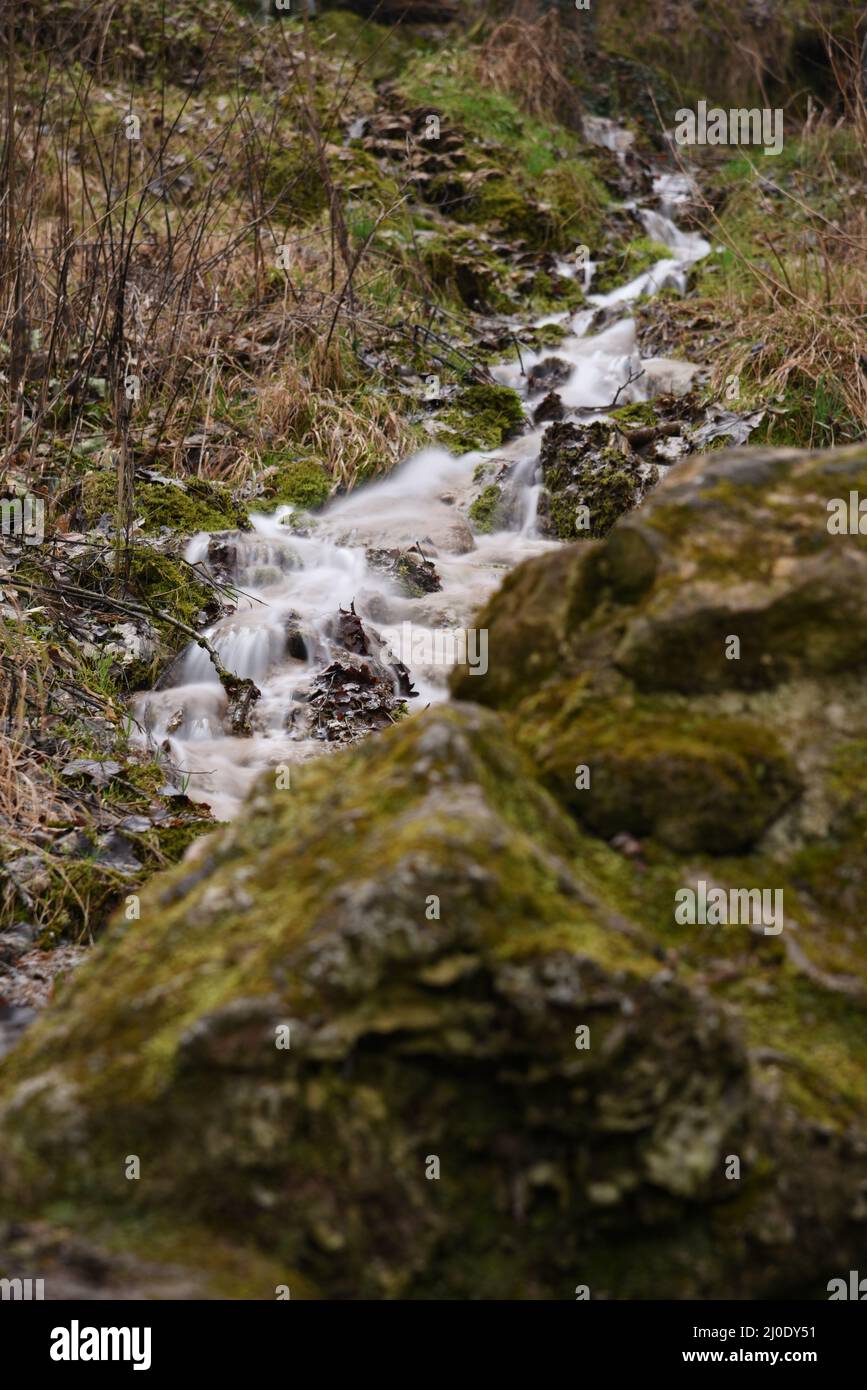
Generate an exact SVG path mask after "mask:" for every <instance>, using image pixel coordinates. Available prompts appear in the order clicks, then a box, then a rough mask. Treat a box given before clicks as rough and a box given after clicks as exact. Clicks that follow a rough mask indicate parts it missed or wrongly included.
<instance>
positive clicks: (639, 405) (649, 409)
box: [611, 401, 658, 430]
mask: <svg viewBox="0 0 867 1390" xmlns="http://www.w3.org/2000/svg"><path fill="white" fill-rule="evenodd" d="M611 418H612V420H616V421H617V423H618V425H619V426H620V428H621V429H624V430H630V429H638V428H640V427H641V426H642V425H655V424H656V423H657V418H658V417H657V414H656V406H655V405H654V404H653V401H635V402H633V404H632V405H621V406H618V407H617V409H616V410H612V411H611Z"/></svg>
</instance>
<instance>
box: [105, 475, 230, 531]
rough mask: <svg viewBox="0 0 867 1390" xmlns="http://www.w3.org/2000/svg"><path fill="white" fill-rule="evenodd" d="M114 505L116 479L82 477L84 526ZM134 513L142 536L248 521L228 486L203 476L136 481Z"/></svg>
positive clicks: (225, 526) (218, 528)
mask: <svg viewBox="0 0 867 1390" xmlns="http://www.w3.org/2000/svg"><path fill="white" fill-rule="evenodd" d="M116 508H117V480H116V478H114V477H109V476H108V475H107V474H105V473H92V474H90V476H89V477H87V478H85V479H84V480H83V482H82V485H81V503H80V509H81V512H82V515H83V519H84V524H85V525H86V526H95V525H96V523H97V522H98V521H99V519H100V517H101V516H104V515H106V514H108V515H109V516H112V517H113V516H114V515H115V512H116ZM134 513H135V516H136V518H140V519H141V523H142V524H141V529H142V531H143V532H144V533H145V535H156V534H158V533H159V532H160V531H162V530H163V529H164V528H165V529H166V530H168V531H172V532H174V533H176V534H177V535H180V536H192V535H195V533H196V532H197V531H226V530H231V529H236V528H238V527H242V528H243V527H247V526H249V524H250V523H249V520H248V517H247V513H246V511H245V510H244V508H243V507H242V506H241V505H240V504H239V503H237V502H236V501H235V499H234V497H233V495H232V490H231V488H229V487H228V486H227V485H226V484H225V483H217V482H212V481H211V480H210V479H207V478H186V479H184V480H182V481H181V480H175V481H172V480H167V481H166V482H165V483H153V482H150V483H142V482H139V483H136V486H135V505H134Z"/></svg>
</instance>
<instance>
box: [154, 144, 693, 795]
mask: <svg viewBox="0 0 867 1390" xmlns="http://www.w3.org/2000/svg"><path fill="white" fill-rule="evenodd" d="M591 138H594V139H596V141H597V143H603V144H606V146H607V147H608V148H610V149H613V150H615V151H616V152H617V154H618V158H620V159H625V158H626V156H627V153H628V151H629V148H630V145H631V139H630V138H629V133H628V132H623V131H622V130H621V129H620V128H619V127H616V126H615V125H614V124H613V123H611V122H604V121H602V122H597V123H596V125H595V126H594V134H593V136H592V137H591ZM654 193H655V197H656V199H657V200H658V204H659V205H658V207H657V208H639V212H640V215H641V217H642V220H643V224H644V227H645V229H646V231H647V234H648V236H650V237H652V238H653V239H654V240H656V241H658V242H660V243H661V244H662V245H664V246H665V247H667V248H668V249H669V250H670V252H671V255H670V257H667V258H665V259H662V260H660V261H658V262H657V263H656V265H654V266H652V267H651V268H650V269H649V270H648V271H645V272H644V273H643V274H641V275H639V276H637V277H636V279H634V280H633V281H632V282H631V283H630V284H628V285H623V286H620V287H619V288H618V289H616V290H613V291H611V292H610V293H609V294H595V295H594V294H588V296H587V298H588V303H589V305H590V306H591V307H589V308H586V309H581V310H579V311H578V312H577V313H574V314H571V315H570V314H569V313H568V312H567V313H562V314H553V315H548V316H547V317H546V318H544V319H542V320H540V323H544V322H555V321H556V322H562V323H567V322H568V328H569V332H568V335H567V336H566V337H564V339H563V341H562V343H561V344H560V345H559V346H558V347H557V348H556V349H548V350H544V351H539V352H527V351H525V352H523V353H522V361H521V362H511V361H510V362H507V363H503V364H501V365H500V366H498V367H496V368H494V369H493V372H492V375H493V376H494V378H495V380H497V381H498V382H501V383H502V384H504V385H508V386H512V387H514V388H515V389H516V390H517V391H519V392H520V393H521V395H522V397H523V399H524V401H525V408H526V413H527V417H528V425H529V427H528V429H527V431H526V432H525V433H524V434H523V435H521V436H520V437H519V438H517V439H514V440H512V441H510V442H509V443H507V444H506V445H504V446H503V447H502V448H500V449H497V450H495V451H492V452H491V453H489V454H485V453H471V454H466V455H463V456H460V457H458V456H456V455H453V454H450V453H449V452H448V451H447V450H445V449H442V448H437V447H430V448H426V449H422V450H421V451H420V452H419V453H417V454H415V455H413V456H412V457H411V458H409V459H407V460H406V461H405V462H404V463H403V464H401V465H400V466H399V467H398V468H397V469H395V470H394V471H393V472H392V473H391V474H389V475H388V476H387V477H385V478H383V479H381V480H379V481H376V482H373V483H369V484H367V485H366V486H364V487H361V488H358V489H357V490H356V491H354V492H352V493H351V494H349V495H348V496H345V497H339V498H336V499H335V500H333V501H332V502H331V503H329V504H328V505H327V506H326V507H325V508H324V509H323V510H322V511H321V512H320V513H319V514H318V515H317V516H316V517H315V518H313V519H312V520H309V519H305V522H304V525H303V526H302V527H301V528H299V530H298V531H295V530H293V529H292V515H293V513H292V508H291V507H286V506H282V507H278V508H277V509H276V510H275V511H274V512H272V513H270V514H267V515H265V514H262V515H256V516H254V517H252V525H253V529H252V530H251V531H250V532H231V533H221V534H216V535H212V536H209V535H205V534H202V535H199V536H196V537H194V538H193V539H192V540H191V542H190V544H189V546H188V548H187V552H186V559H187V560H188V561H190V562H191V563H194V564H196V563H198V564H204V565H208V566H210V567H211V569H212V570H213V571H214V573H215V574H216V575H218V576H219V577H220V579H221V580H223V581H225V582H228V583H229V584H230V585H233V586H236V587H237V590H238V591H240V592H239V593H238V597H237V607H236V609H235V611H234V612H233V613H231V614H229V615H228V616H226V617H225V618H222V619H221V620H220V621H218V622H216V623H214V624H213V625H212V626H211V627H210V628H209V629H207V633H206V635H207V637H208V638H209V640H210V642H211V644H212V645H213V647H214V648H215V650H216V651H217V652H218V654H219V656H220V660H221V661H222V663H223V665H224V666H225V667H226V669H227V670H229V671H232V672H234V673H235V674H236V675H238V676H242V677H249V678H251V679H252V680H253V681H255V683H256V685H257V686H258V687H259V689H260V691H261V698H260V700H259V701H258V703H257V704H256V705H255V709H254V715H253V732H252V734H251V735H250V736H247V737H239V736H238V735H237V734H236V733H234V732H233V731H232V730H231V728H230V727H227V704H228V701H227V697H226V694H225V692H224V691H223V689H222V686H221V685H220V683H219V681H218V679H217V676H216V673H215V671H214V669H213V665H212V663H211V661H210V658H209V656H208V654H207V652H205V651H204V650H203V649H202V648H200V647H198V646H197V645H195V644H191V646H190V647H189V648H188V649H187V651H186V652H185V653H184V655H183V657H182V658H181V660H180V661H179V662H178V663H176V666H175V667H174V668H173V670H172V672H171V673H170V675H169V679H172V680H174V682H175V683H174V684H171V685H169V684H165V683H161V687H160V688H159V689H157V690H156V691H151V692H149V693H147V694H143V695H141V696H139V697H137V700H136V705H135V710H134V714H135V717H136V720H137V723H138V729H139V737H140V738H141V739H143V740H147V741H148V742H149V743H150V744H151V745H152V746H158V747H161V748H162V749H163V750H164V751H165V753H166V755H167V758H168V760H169V762H170V763H171V764H172V766H173V767H174V769H175V772H174V776H175V777H176V779H177V780H179V781H180V782H181V784H182V785H183V786H184V787H185V789H186V791H187V794H188V795H189V796H190V797H192V798H193V799H196V800H199V801H204V802H207V803H208V804H209V805H210V806H211V809H212V811H213V813H214V815H215V816H216V817H217V818H219V819H230V818H231V817H232V816H234V815H235V814H236V813H237V811H238V809H239V807H240V805H241V803H242V800H243V798H244V797H245V796H246V793H247V791H248V790H249V788H250V786H251V784H252V782H253V780H254V779H255V778H256V777H257V776H258V775H259V774H260V773H261V772H263V771H264V770H266V769H267V768H272V769H273V768H274V767H277V766H280V765H283V764H293V763H298V762H303V761H305V760H306V759H308V758H312V757H315V756H318V755H320V754H321V753H322V751H323V742H322V739H321V738H318V737H316V736H315V731H314V730H312V729H311V726H310V720H309V717H308V715H309V710H310V703H309V702H310V696H311V692H313V690H314V687H315V682H316V681H317V679H320V678H321V676H322V673H323V671H325V670H326V668H328V667H329V665H330V663H332V662H335V661H337V662H343V663H345V662H346V661H347V660H348V659H351V658H347V650H346V647H345V646H344V645H342V644H341V642H340V640H338V636H337V631H336V622H337V615H338V612H339V610H341V609H343V610H345V611H347V612H351V613H352V614H354V615H357V617H358V618H359V619H360V620H361V622H362V624H363V628H364V631H365V633H367V634H369V636H370V639H371V641H374V642H375V641H376V639H377V637H381V638H382V640H383V642H386V641H387V648H386V650H390V651H391V653H392V655H393V657H400V658H402V659H403V660H404V662H405V663H406V665H407V666H409V667H410V670H411V676H412V680H413V682H414V685H415V687H416V690H417V691H418V695H419V698H418V699H417V700H416V701H415V706H416V708H419V707H424V705H425V704H426V703H428V702H429V701H433V700H442V699H445V698H447V682H448V676H449V672H450V670H451V668H452V665H453V664H454V661H455V660H456V659H462V643H463V644H464V647H466V641H467V634H468V633H469V634H472V635H473V637H475V636H477V634H474V632H473V622H474V615H475V614H476V613H477V612H478V611H479V609H480V607H481V606H482V605H483V604H484V602H485V600H486V599H487V598H488V597H489V596H490V595H491V594H492V593H493V592H494V591H495V590H496V589H497V588H498V587H499V585H500V583H501V582H502V580H503V578H504V576H505V575H506V574H507V573H508V572H509V570H511V569H512V568H514V566H515V565H518V564H520V563H521V561H522V560H525V559H527V558H529V557H530V556H533V555H538V554H540V553H542V552H543V551H545V550H546V549H550V548H551V547H553V546H555V545H558V544H559V542H556V541H548V540H543V539H541V538H540V537H539V536H538V535H537V534H536V516H537V509H538V501H539V494H540V479H539V477H538V459H539V450H540V444H541V439H542V435H543V433H544V426H541V427H540V426H533V425H532V424H531V423H530V421H531V419H532V412H533V410H534V408H535V407H536V405H537V404H538V403H539V400H540V399H541V398H542V396H543V395H544V394H545V392H546V389H547V388H545V387H541V386H533V385H531V384H530V383H529V382H528V376H529V375H530V374H531V372H532V368H534V367H535V366H537V364H539V363H541V362H543V361H544V360H545V359H546V358H551V357H556V358H558V359H559V360H560V363H561V364H565V369H564V368H563V367H562V366H561V367H560V368H559V370H560V371H561V372H563V371H564V370H565V373H566V374H565V379H562V380H559V381H558V384H557V388H556V389H557V392H558V394H559V396H560V398H561V400H562V402H563V405H564V406H565V408H566V412H567V418H568V417H569V416H571V417H572V418H575V419H581V418H593V417H594V416H598V415H599V414H601V413H604V411H605V410H606V408H610V407H611V405H612V402H613V401H614V400H615V399H617V401H618V404H620V405H625V404H628V403H629V402H631V401H636V400H642V399H644V398H645V396H646V394H647V386H646V384H645V382H646V380H647V374H646V373H643V372H642V361H641V357H640V353H639V350H638V344H637V340H636V328H635V323H634V320H633V319H632V318H631V317H629V315H628V312H627V313H625V314H624V316H623V317H621V318H615V319H614V321H611V322H606V323H604V325H603V326H602V327H601V328H600V329H599V331H597V332H595V333H594V332H593V331H592V329H593V324H594V321H595V320H596V319H597V317H598V315H599V311H600V309H604V310H606V311H608V313H607V314H606V318H610V311H611V308H612V306H616V305H620V304H622V305H624V306H626V305H628V304H629V302H630V301H632V300H635V299H636V298H638V297H639V296H640V295H642V294H652V293H655V292H656V291H658V290H659V289H661V288H663V286H665V285H675V286H676V287H677V288H679V289H681V290H682V289H684V288H685V285H686V277H687V274H688V272H689V267H690V266H691V265H692V264H693V263H694V262H695V261H696V260H698V259H699V258H700V257H702V256H704V255H706V254H707V252H708V250H709V249H710V248H709V245H708V243H707V242H706V241H704V240H703V239H702V238H701V237H700V236H698V235H697V234H696V233H693V232H684V231H681V230H680V229H679V228H678V227H677V225H676V223H675V222H674V220H673V217H672V213H673V212H674V211H675V210H676V207H677V205H678V203H681V202H683V201H685V200H686V199H687V198H688V197H689V196H691V185H690V183H689V180H688V179H685V177H684V176H683V175H680V174H666V175H661V176H660V177H658V178H657V179H656V181H655V185H654ZM563 274H572V275H574V274H575V270H574V267H569V266H568V265H567V263H565V262H564V263H563ZM584 274H585V284H586V285H587V286H589V285H590V283H591V279H592V266H590V267H589V268H588V267H585V270H584ZM644 365H645V366H648V363H646V362H645V364H644ZM675 365H676V364H675ZM630 378H635V380H630ZM627 381H629V385H628V386H627V387H626V388H625V389H624V385H625V383H626V382H627ZM618 393H619V394H618ZM480 465H481V466H483V467H487V468H488V469H489V470H492V472H491V476H496V477H497V478H499V479H502V480H503V482H504V488H505V493H506V497H507V501H508V506H507V507H506V508H505V509H504V515H507V517H508V522H507V526H506V529H503V530H500V531H497V532H495V533H494V534H492V535H480V534H474V532H473V529H472V527H471V526H470V524H469V521H468V514H469V509H470V506H471V504H472V501H473V500H474V498H475V497H476V496H477V495H478V491H479V486H478V470H479V467H480ZM308 520H309V525H308V524H307V522H308ZM406 553H410V554H412V555H417V556H418V557H419V558H420V560H421V561H422V562H425V561H430V562H431V563H432V564H433V566H434V567H435V571H436V575H437V576H438V578H439V581H440V582H439V587H434V588H432V589H431V591H430V592H427V591H424V589H418V590H414V589H413V588H412V586H407V584H405V583H402V582H401V580H400V577H399V576H398V575H396V574H395V572H394V570H393V569H390V568H389V557H390V556H393V555H394V554H406ZM353 621H354V618H353ZM389 634H391V635H390V636H389ZM463 659H466V652H465V651H464V652H463ZM490 659H491V660H492V661H493V660H496V654H495V653H491V654H490ZM371 660H372V661H374V662H375V661H376V660H379V658H378V657H377V658H374V657H371ZM377 669H379V670H383V669H386V670H387V667H384V666H382V665H381V664H380V666H379V667H378V668H377Z"/></svg>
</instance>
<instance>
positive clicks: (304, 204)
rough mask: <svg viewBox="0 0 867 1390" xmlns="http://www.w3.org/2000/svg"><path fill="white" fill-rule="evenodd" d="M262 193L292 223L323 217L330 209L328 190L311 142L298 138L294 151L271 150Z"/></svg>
mask: <svg viewBox="0 0 867 1390" xmlns="http://www.w3.org/2000/svg"><path fill="white" fill-rule="evenodd" d="M262 192H263V194H264V196H265V199H266V201H267V203H268V206H269V207H273V209H274V211H275V213H278V214H281V215H282V216H283V217H285V218H287V219H288V221H289V222H290V223H296V224H303V223H305V222H310V221H312V220H313V219H314V218H316V217H319V216H321V214H322V213H323V212H324V211H325V209H326V208H327V207H328V190H327V189H326V187H325V184H324V183H323V180H322V175H321V172H320V170H319V166H318V163H317V160H316V152H315V150H314V148H313V146H312V144H311V143H310V142H309V141H307V140H304V139H303V138H297V139H296V142H295V144H294V145H293V147H292V148H291V149H277V150H272V151H271V153H270V155H269V157H268V161H267V164H266V172H265V179H264V183H263V187H262Z"/></svg>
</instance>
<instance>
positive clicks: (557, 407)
mask: <svg viewBox="0 0 867 1390" xmlns="http://www.w3.org/2000/svg"><path fill="white" fill-rule="evenodd" d="M565 414H566V407H565V406H564V404H563V402H562V400H561V399H560V397H559V396H558V395H557V392H556V391H549V392H548V394H547V396H545V397H543V399H542V400H541V401H540V402H539V404H538V405H537V406H536V408H535V410H534V411H533V423H534V424H536V425H542V424H546V423H547V422H548V421H549V420H562V419H563V416H564V415H565Z"/></svg>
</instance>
